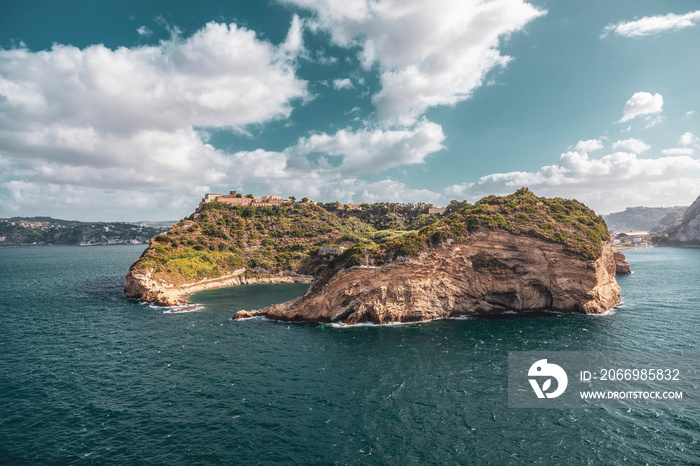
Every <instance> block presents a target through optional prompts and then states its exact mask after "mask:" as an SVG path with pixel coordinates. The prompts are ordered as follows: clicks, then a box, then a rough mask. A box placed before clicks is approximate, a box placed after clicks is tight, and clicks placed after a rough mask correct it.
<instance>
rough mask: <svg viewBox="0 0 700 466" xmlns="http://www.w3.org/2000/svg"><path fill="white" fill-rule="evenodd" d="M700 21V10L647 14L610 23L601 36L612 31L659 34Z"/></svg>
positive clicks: (632, 34) (635, 34) (633, 34)
mask: <svg viewBox="0 0 700 466" xmlns="http://www.w3.org/2000/svg"><path fill="white" fill-rule="evenodd" d="M698 22H700V10H699V11H691V12H690V13H686V14H684V15H676V14H674V13H669V14H667V15H664V16H645V17H644V18H641V19H638V20H635V21H628V22H620V23H617V24H610V25H608V26H606V27H605V29H604V30H603V34H602V36H601V37H605V36H607V35H608V33H610V32H614V33H615V34H617V35H618V36H624V37H644V36H651V35H654V34H659V33H661V32H665V31H677V30H679V29H685V28H689V27H693V26H695V25H696V24H697V23H698Z"/></svg>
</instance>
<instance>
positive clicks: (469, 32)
mask: <svg viewBox="0 0 700 466" xmlns="http://www.w3.org/2000/svg"><path fill="white" fill-rule="evenodd" d="M287 1H288V2H290V3H294V4H296V5H299V6H302V7H305V8H308V9H310V10H312V11H314V12H315V13H316V14H317V17H318V19H317V25H316V27H317V28H322V29H325V30H327V31H328V32H329V33H330V34H331V37H332V38H333V40H334V42H335V43H337V44H339V45H341V46H344V47H351V46H358V45H359V46H360V47H361V52H360V60H361V62H362V64H363V66H364V67H365V68H367V69H369V68H371V67H372V66H374V65H375V64H376V65H378V68H379V71H380V73H381V84H382V89H381V90H380V91H379V92H378V93H377V94H376V95H374V97H373V102H374V104H375V105H376V107H377V111H378V113H379V116H380V118H382V120H383V121H384V122H386V123H389V124H402V125H407V124H412V123H413V122H415V121H416V120H417V119H418V118H419V117H420V115H422V114H423V112H424V111H425V110H426V109H428V108H430V107H434V106H437V105H453V104H455V103H457V102H460V101H462V100H465V99H467V98H469V97H470V96H471V94H472V92H473V91H474V90H475V89H476V88H478V87H479V86H481V85H482V84H483V83H484V78H485V76H486V74H487V73H488V72H489V71H491V70H493V69H494V68H497V67H502V66H505V65H506V64H507V63H508V61H509V60H510V57H508V56H504V55H501V53H500V51H499V49H498V47H499V45H500V41H501V39H503V38H506V37H508V36H509V35H510V34H512V33H514V32H517V31H520V30H522V29H523V28H524V27H525V25H526V24H527V23H528V22H530V21H531V20H533V19H534V18H537V17H539V16H542V15H544V14H545V13H546V12H545V11H542V10H539V9H537V8H536V7H534V6H532V5H530V4H528V3H526V2H524V1H523V0H499V1H493V2H483V1H479V0H435V1H431V2H426V1H424V0H343V1H336V0H287Z"/></svg>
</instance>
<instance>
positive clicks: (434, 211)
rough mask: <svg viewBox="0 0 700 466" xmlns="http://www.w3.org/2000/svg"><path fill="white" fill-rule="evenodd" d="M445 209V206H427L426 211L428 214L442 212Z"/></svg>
mask: <svg viewBox="0 0 700 466" xmlns="http://www.w3.org/2000/svg"><path fill="white" fill-rule="evenodd" d="M446 210H447V207H429V208H428V213H429V214H440V215H442V214H444V213H445V211H446Z"/></svg>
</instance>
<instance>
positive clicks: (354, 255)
mask: <svg viewBox="0 0 700 466" xmlns="http://www.w3.org/2000/svg"><path fill="white" fill-rule="evenodd" d="M338 206H339V204H338V203H330V204H315V203H312V202H301V203H294V202H290V203H286V204H282V205H276V206H272V207H246V206H236V205H229V204H225V203H222V202H218V201H212V202H208V203H204V204H202V205H201V206H200V208H199V209H198V211H197V213H196V215H193V216H192V217H190V219H185V220H181V221H180V222H179V223H177V224H176V225H175V226H173V228H172V229H171V230H170V231H168V232H166V233H162V234H160V235H158V236H156V237H154V238H153V239H152V241H151V244H150V246H149V248H148V249H147V250H146V251H144V253H143V255H142V256H141V258H139V260H137V261H136V262H135V263H134V264H133V266H132V269H138V270H143V271H152V272H154V273H155V274H156V276H157V277H158V278H160V279H163V280H165V281H166V282H168V283H172V284H176V285H178V284H185V283H192V282H196V281H198V280H202V279H208V278H219V277H221V276H224V275H229V274H233V273H239V272H242V271H243V273H245V274H246V276H249V277H250V276H265V275H269V274H277V273H284V272H293V273H300V274H308V275H319V274H323V275H326V276H329V275H333V274H335V273H336V272H337V271H339V270H342V269H343V268H347V267H352V266H356V265H381V264H384V263H387V262H390V261H392V260H395V259H396V258H398V257H400V256H411V255H417V254H420V252H421V251H423V250H425V249H427V248H429V247H433V246H438V245H440V244H441V243H443V242H445V241H448V240H455V241H459V240H461V239H464V238H466V237H467V236H468V235H469V234H470V233H473V232H476V231H478V230H482V229H490V230H504V231H508V232H510V233H513V234H516V235H525V236H529V237H534V238H540V239H543V240H547V241H552V242H555V243H559V244H562V245H564V246H566V247H567V248H568V249H569V250H570V251H571V252H572V253H575V254H579V255H581V256H584V257H586V258H589V259H595V258H597V257H599V256H600V254H601V252H602V243H601V242H602V241H609V239H610V237H609V234H608V229H607V226H606V224H605V222H604V221H603V219H602V217H600V216H597V215H596V214H595V213H594V212H593V211H592V210H591V209H589V208H588V207H586V206H584V205H583V204H581V203H580V202H578V201H575V200H567V199H561V198H554V199H548V198H542V197H537V196H536V195H535V194H533V193H532V192H531V191H530V190H528V189H527V188H522V189H520V190H518V191H516V192H515V193H514V194H511V195H509V196H488V197H486V198H484V199H482V200H480V201H478V202H476V203H475V204H469V203H467V202H456V201H453V203H451V204H450V208H448V211H447V213H446V214H445V215H444V216H441V215H438V214H428V212H427V211H428V209H427V206H426V205H424V204H417V205H403V204H393V203H379V204H371V205H370V204H366V205H361V207H360V208H359V209H356V210H347V209H345V210H343V209H340V210H339V209H338ZM195 219H196V220H195ZM324 246H325V247H327V246H341V247H344V248H346V249H345V250H344V251H343V252H342V253H341V254H340V255H338V256H335V257H334V256H326V255H321V254H319V248H321V247H324Z"/></svg>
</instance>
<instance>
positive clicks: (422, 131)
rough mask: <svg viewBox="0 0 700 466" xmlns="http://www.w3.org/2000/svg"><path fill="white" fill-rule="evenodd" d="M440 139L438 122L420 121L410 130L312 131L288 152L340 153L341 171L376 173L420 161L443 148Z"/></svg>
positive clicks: (440, 131)
mask: <svg viewBox="0 0 700 466" xmlns="http://www.w3.org/2000/svg"><path fill="white" fill-rule="evenodd" d="M444 139H445V135H444V134H443V132H442V127H441V126H440V125H437V124H435V123H432V122H429V121H421V122H419V123H417V124H416V125H415V127H413V128H411V129H401V130H381V129H375V130H371V129H364V130H361V131H356V132H353V131H348V130H340V131H338V132H337V133H335V134H333V135H329V134H325V133H322V134H314V135H312V136H309V137H307V138H302V139H301V140H300V141H299V143H298V144H297V145H296V146H294V147H292V148H290V149H288V152H289V153H291V154H294V155H307V154H312V153H322V154H325V155H328V156H342V157H343V161H342V163H341V165H340V167H339V168H340V170H342V171H343V172H344V173H349V174H357V173H379V172H381V171H383V170H386V169H388V168H392V167H398V166H400V165H407V164H414V163H421V162H423V161H424V160H425V157H426V156H428V155H429V154H431V153H434V152H437V151H439V150H441V149H443V146H442V141H443V140H444Z"/></svg>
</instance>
